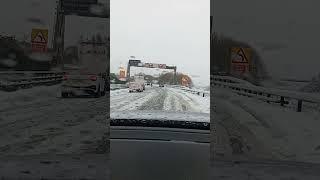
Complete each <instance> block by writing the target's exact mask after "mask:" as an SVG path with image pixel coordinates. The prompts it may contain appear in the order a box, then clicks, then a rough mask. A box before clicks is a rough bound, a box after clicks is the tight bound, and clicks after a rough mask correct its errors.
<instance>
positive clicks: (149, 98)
mask: <svg viewBox="0 0 320 180" xmlns="http://www.w3.org/2000/svg"><path fill="white" fill-rule="evenodd" d="M209 106H210V98H209V97H201V96H197V95H194V94H190V93H187V92H184V91H182V90H180V89H174V88H170V87H161V88H160V87H155V86H154V87H148V86H147V87H146V90H145V91H143V92H140V93H139V92H136V93H129V92H128V90H127V89H122V90H116V91H111V97H110V107H111V113H112V112H114V111H124V112H125V111H127V110H159V111H173V112H204V113H209Z"/></svg>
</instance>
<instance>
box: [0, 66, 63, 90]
mask: <svg viewBox="0 0 320 180" xmlns="http://www.w3.org/2000/svg"><path fill="white" fill-rule="evenodd" d="M62 79H63V72H58V71H3V72H0V88H1V90H5V91H15V90H18V89H24V88H31V87H33V86H38V85H53V84H57V83H60V82H62Z"/></svg>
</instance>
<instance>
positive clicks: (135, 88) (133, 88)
mask: <svg viewBox="0 0 320 180" xmlns="http://www.w3.org/2000/svg"><path fill="white" fill-rule="evenodd" d="M143 90H144V85H142V84H141V83H138V82H130V83H129V93H131V92H143Z"/></svg>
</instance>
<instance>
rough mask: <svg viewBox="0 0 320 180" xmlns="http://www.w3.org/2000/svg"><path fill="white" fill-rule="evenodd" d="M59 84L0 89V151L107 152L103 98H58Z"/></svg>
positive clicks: (28, 153) (30, 153) (29, 152)
mask: <svg viewBox="0 0 320 180" xmlns="http://www.w3.org/2000/svg"><path fill="white" fill-rule="evenodd" d="M59 92H60V91H59V85H55V86H40V87H34V88H31V89H25V90H19V91H16V92H0V101H1V106H0V129H1V131H0V142H1V144H0V154H1V155H32V154H41V153H53V154H69V153H75V154H79V153H104V152H106V151H108V148H109V147H108V145H107V143H108V128H107V127H108V126H107V124H109V123H108V122H107V120H106V118H105V117H106V107H105V106H106V98H105V97H102V98H60V97H59Z"/></svg>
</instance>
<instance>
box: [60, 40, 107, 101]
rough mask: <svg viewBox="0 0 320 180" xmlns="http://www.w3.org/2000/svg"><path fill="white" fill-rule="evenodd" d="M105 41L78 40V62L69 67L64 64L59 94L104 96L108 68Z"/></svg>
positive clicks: (64, 95)
mask: <svg viewBox="0 0 320 180" xmlns="http://www.w3.org/2000/svg"><path fill="white" fill-rule="evenodd" d="M108 45H109V43H108V42H107V41H100V42H97V41H92V40H90V41H88V40H87V41H80V43H79V48H78V55H79V62H78V63H77V64H76V65H74V66H73V68H69V67H67V66H64V72H65V75H64V78H63V81H62V85H61V96H62V97H68V96H74V95H76V96H77V95H91V96H94V97H101V96H104V95H105V93H106V90H107V80H108V79H107V78H108V76H107V70H108V63H107V62H108V56H109V52H108Z"/></svg>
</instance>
